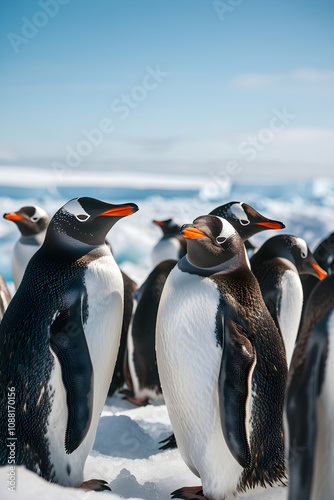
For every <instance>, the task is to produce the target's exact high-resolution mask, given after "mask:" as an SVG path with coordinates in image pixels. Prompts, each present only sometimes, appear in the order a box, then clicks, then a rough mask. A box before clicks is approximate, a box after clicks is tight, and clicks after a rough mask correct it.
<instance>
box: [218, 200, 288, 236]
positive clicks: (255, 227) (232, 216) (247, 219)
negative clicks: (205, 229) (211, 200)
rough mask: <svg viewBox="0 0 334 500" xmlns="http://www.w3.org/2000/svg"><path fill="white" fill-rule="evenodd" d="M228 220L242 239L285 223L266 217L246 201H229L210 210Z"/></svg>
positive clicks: (280, 227) (277, 227)
mask: <svg viewBox="0 0 334 500" xmlns="http://www.w3.org/2000/svg"><path fill="white" fill-rule="evenodd" d="M210 215H217V216H218V217H223V218H224V219H226V220H228V221H229V222H230V223H231V224H232V226H233V227H234V228H235V229H236V230H237V231H238V233H239V234H240V236H241V238H242V240H243V241H246V240H248V238H250V237H251V236H253V235H254V234H256V233H259V232H260V231H264V230H266V229H283V228H285V225H284V224H283V223H282V222H279V221H277V220H271V219H267V217H264V216H263V215H261V214H260V213H259V212H257V211H256V210H254V208H252V207H251V206H250V205H247V203H240V202H238V201H231V202H230V203H225V205H221V206H220V207H217V208H215V209H214V210H212V211H211V212H210Z"/></svg>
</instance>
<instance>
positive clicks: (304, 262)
mask: <svg viewBox="0 0 334 500" xmlns="http://www.w3.org/2000/svg"><path fill="white" fill-rule="evenodd" d="M250 262H251V268H252V271H253V273H254V274H255V277H256V278H257V280H258V282H259V284H260V288H261V292H262V296H263V299H264V302H265V304H266V306H267V307H268V309H269V312H270V314H271V316H272V318H273V320H274V321H275V324H276V326H277V328H278V330H279V331H280V333H281V335H282V338H283V341H284V345H285V349H286V356H287V361H288V365H289V364H290V361H291V356H292V352H293V349H294V346H295V342H296V338H297V334H298V328H299V322H300V318H301V313H302V306H303V288H302V284H301V281H300V277H299V275H306V274H307V275H311V276H314V277H315V278H317V279H318V280H319V279H323V278H324V277H325V276H326V273H325V272H324V271H323V270H322V269H321V267H320V266H319V264H318V263H317V261H316V260H315V258H314V257H313V255H312V253H311V251H310V249H309V247H308V246H307V243H306V242H305V241H304V240H303V239H302V238H299V237H297V236H293V235H291V234H279V235H277V236H274V237H273V238H270V239H269V240H267V241H265V243H264V244H263V245H262V246H261V248H260V249H259V250H258V251H257V253H256V254H255V255H254V256H253V257H252V258H251V261H250Z"/></svg>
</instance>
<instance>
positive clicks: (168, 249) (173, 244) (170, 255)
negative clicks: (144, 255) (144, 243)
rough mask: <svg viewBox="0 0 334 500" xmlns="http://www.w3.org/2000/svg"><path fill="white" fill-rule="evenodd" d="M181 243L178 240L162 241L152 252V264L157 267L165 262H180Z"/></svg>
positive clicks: (168, 239)
mask: <svg viewBox="0 0 334 500" xmlns="http://www.w3.org/2000/svg"><path fill="white" fill-rule="evenodd" d="M179 254H180V242H179V240H178V239H177V238H166V239H163V240H160V241H159V242H158V243H157V244H156V245H155V247H154V248H153V250H152V264H153V267H156V266H157V265H158V264H160V262H163V261H164V260H169V259H174V260H179V258H180V257H179Z"/></svg>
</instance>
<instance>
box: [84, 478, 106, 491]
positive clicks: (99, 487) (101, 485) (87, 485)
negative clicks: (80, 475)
mask: <svg viewBox="0 0 334 500" xmlns="http://www.w3.org/2000/svg"><path fill="white" fill-rule="evenodd" d="M107 484H108V483H107V481H103V479H90V480H89V481H85V482H84V483H82V485H81V486H80V487H79V488H80V489H81V490H85V491H106V490H109V491H111V489H110V488H109V486H107Z"/></svg>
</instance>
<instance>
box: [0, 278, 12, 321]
mask: <svg viewBox="0 0 334 500" xmlns="http://www.w3.org/2000/svg"><path fill="white" fill-rule="evenodd" d="M10 299H11V297H10V293H9V290H8V288H7V285H6V282H5V280H4V279H3V277H2V276H1V274H0V321H1V320H2V318H3V315H4V314H5V311H6V309H7V307H8V304H9V302H10Z"/></svg>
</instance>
